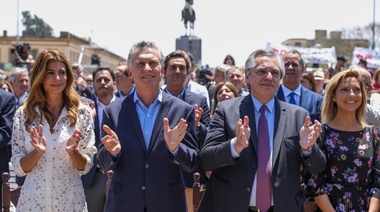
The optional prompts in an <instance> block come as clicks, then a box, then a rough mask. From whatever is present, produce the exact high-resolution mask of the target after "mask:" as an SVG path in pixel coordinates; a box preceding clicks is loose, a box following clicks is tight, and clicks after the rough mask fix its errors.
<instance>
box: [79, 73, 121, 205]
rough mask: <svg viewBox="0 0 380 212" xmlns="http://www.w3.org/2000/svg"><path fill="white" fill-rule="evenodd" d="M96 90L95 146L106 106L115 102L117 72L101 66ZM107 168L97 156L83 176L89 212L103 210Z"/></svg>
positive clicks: (95, 80) (95, 85)
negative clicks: (99, 162)
mask: <svg viewBox="0 0 380 212" xmlns="http://www.w3.org/2000/svg"><path fill="white" fill-rule="evenodd" d="M92 77H93V79H94V83H93V86H94V91H95V93H96V96H97V98H96V101H95V110H96V115H95V119H94V125H95V127H94V131H95V146H96V147H98V146H99V143H100V139H101V137H100V131H101V123H102V117H103V110H104V108H105V107H106V106H107V105H109V104H111V103H112V102H114V101H115V100H116V99H117V97H116V96H115V95H114V91H115V89H114V88H115V74H114V72H113V71H112V70H111V69H110V68H109V67H104V66H100V67H98V68H97V69H96V70H95V71H94V72H93V73H92ZM106 171H108V169H107V170H102V169H100V167H99V165H98V161H97V158H96V157H95V158H94V165H93V167H92V168H91V170H90V171H89V172H88V173H87V174H86V175H83V176H82V182H83V187H84V191H85V194H86V202H87V209H88V211H89V212H103V211H104V204H105V201H106V182H107V175H106Z"/></svg>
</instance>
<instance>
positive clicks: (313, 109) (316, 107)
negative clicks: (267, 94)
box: [276, 86, 323, 123]
mask: <svg viewBox="0 0 380 212" xmlns="http://www.w3.org/2000/svg"><path fill="white" fill-rule="evenodd" d="M276 95H277V99H278V100H281V101H285V97H284V91H283V90H282V86H279V88H278V91H277V94H276ZM322 101H323V97H322V96H321V95H319V94H317V93H315V92H313V91H311V90H309V89H307V88H304V87H301V99H300V104H299V106H300V107H302V108H303V109H305V110H307V111H309V114H310V119H311V121H312V123H314V120H318V121H321V107H322ZM285 102H286V101H285Z"/></svg>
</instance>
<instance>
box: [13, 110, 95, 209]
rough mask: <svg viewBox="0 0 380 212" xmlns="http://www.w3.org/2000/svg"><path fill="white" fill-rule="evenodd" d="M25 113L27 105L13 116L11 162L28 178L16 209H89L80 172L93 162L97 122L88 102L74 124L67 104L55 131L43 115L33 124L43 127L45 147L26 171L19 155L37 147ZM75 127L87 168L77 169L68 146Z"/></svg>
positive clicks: (83, 172)
mask: <svg viewBox="0 0 380 212" xmlns="http://www.w3.org/2000/svg"><path fill="white" fill-rule="evenodd" d="M25 120H26V116H25V113H24V107H20V108H18V110H17V111H16V114H15V116H14V123H13V133H12V158H11V162H12V165H13V167H14V170H15V172H16V174H17V176H20V177H22V176H25V175H26V179H25V182H24V185H23V187H22V190H21V194H20V198H19V201H18V205H17V211H22V212H24V211H33V212H37V211H43V212H50V211H54V212H58V211H62V212H66V211H70V212H71V211H87V206H86V198H85V194H84V189H83V185H82V181H81V177H80V176H81V175H83V174H86V173H87V172H88V171H89V170H90V168H91V167H92V165H93V157H94V155H95V153H96V151H97V150H96V147H95V146H94V144H95V136H94V122H93V119H92V116H91V112H90V110H89V108H88V107H87V106H84V105H82V104H81V105H80V106H79V110H78V119H77V123H76V125H75V127H70V119H69V116H68V114H67V110H66V108H63V110H62V112H61V114H60V116H59V118H58V121H57V123H56V125H55V126H54V130H53V133H51V132H50V126H49V124H48V122H47V121H46V119H41V117H40V116H38V117H37V118H36V120H35V121H34V122H33V123H32V125H31V126H34V127H36V128H37V126H38V125H39V124H42V126H43V127H44V132H43V133H44V135H45V138H46V151H45V153H44V155H43V156H42V157H41V158H40V159H39V160H38V162H37V164H36V165H35V166H34V168H33V169H32V170H31V171H30V172H28V173H25V172H24V171H23V169H22V168H21V166H20V159H21V158H22V157H24V156H25V155H27V154H29V153H30V152H32V151H33V150H34V147H33V146H32V145H31V143H30V141H31V139H30V135H29V132H28V130H26V128H25V124H24V123H25ZM75 128H78V129H79V130H80V131H81V133H82V138H81V140H80V141H79V145H78V149H79V151H81V152H82V153H83V154H84V155H85V156H86V159H87V163H86V166H85V169H84V170H83V171H79V170H77V169H76V168H75V167H74V165H73V164H72V162H71V159H70V157H69V155H68V154H67V152H66V150H65V147H66V142H67V140H68V138H69V137H70V136H71V135H72V134H73V132H74V130H75Z"/></svg>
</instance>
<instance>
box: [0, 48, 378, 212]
mask: <svg viewBox="0 0 380 212" xmlns="http://www.w3.org/2000/svg"><path fill="white" fill-rule="evenodd" d="M25 48H27V47H25ZM18 60H20V58H18ZM337 60H338V61H339V62H338V63H337V64H336V66H335V69H333V68H331V69H330V68H329V67H321V68H317V69H316V70H313V71H307V64H306V62H305V61H304V59H303V58H302V55H301V53H300V52H298V51H296V50H290V51H288V52H286V53H284V54H283V55H279V54H277V53H276V52H274V51H271V50H265V49H258V50H255V51H253V52H252V53H251V54H250V55H249V56H248V57H247V59H246V61H245V65H244V67H238V66H237V65H236V64H235V60H234V58H233V57H232V55H227V56H226V57H225V58H224V60H223V61H222V64H221V65H220V66H217V67H215V68H211V69H209V74H207V83H205V84H204V83H201V84H199V83H198V82H197V81H198V79H197V76H200V75H199V74H197V72H198V71H200V70H197V69H196V66H195V64H194V61H193V57H192V55H191V54H189V53H186V52H184V51H182V50H175V51H173V52H170V53H169V54H167V55H165V56H164V55H163V54H162V52H161V51H160V49H159V47H158V46H156V44H155V43H153V42H147V41H140V42H138V43H136V44H134V45H133V46H132V48H131V49H130V50H129V54H128V58H127V60H126V61H121V62H120V63H119V64H118V65H117V66H116V68H114V69H111V68H110V67H106V66H98V67H97V69H96V70H95V71H93V72H92V73H86V72H85V71H84V70H83V68H82V66H81V64H77V63H70V61H69V60H68V59H67V58H66V56H65V55H64V54H63V53H62V52H60V51H59V50H57V49H46V50H43V51H41V52H40V53H39V54H38V55H37V57H36V60H35V61H34V60H33V65H32V67H29V68H30V69H29V70H28V68H27V67H16V68H14V69H12V70H11V71H10V73H9V75H8V76H7V77H6V78H1V79H2V81H1V82H0V83H1V89H0V111H1V115H0V119H1V120H0V124H1V126H0V144H1V145H0V160H1V161H0V169H1V170H0V171H1V172H6V171H9V169H8V168H9V167H8V163H9V161H10V162H11V164H12V166H13V168H14V170H15V173H16V175H17V179H16V181H17V183H18V185H19V186H22V189H21V192H20V197H19V201H18V205H17V210H19V211H89V212H98V211H99V212H102V211H141V212H151V211H165V212H168V211H173V212H181V211H184V212H185V211H193V210H195V209H196V210H197V211H200V212H212V211H216V212H219V211H226V212H230V211H234V212H235V211H237V212H240V211H241V212H247V211H248V212H257V211H276V212H279V211H328V212H329V211H379V209H380V143H379V142H380V135H379V131H380V130H379V129H378V128H377V127H378V126H380V94H379V90H380V89H379V87H380V86H379V85H380V69H378V70H376V71H372V70H368V69H366V68H365V67H363V66H358V65H354V66H351V67H346V66H345V62H346V60H345V58H344V57H343V56H339V57H338V58H337ZM210 73H211V74H210ZM110 170H111V171H112V173H113V174H112V179H111V181H110V182H109V184H108V185H106V184H107V171H110ZM195 172H197V173H199V174H200V183H201V184H202V185H203V186H204V188H206V189H205V193H204V195H203V198H202V200H201V202H200V205H198V206H196V208H193V200H192V198H193V190H192V187H193V181H194V179H193V174H194V173H195ZM0 198H1V196H0ZM307 203H311V204H307ZM310 205H311V207H307V206H310Z"/></svg>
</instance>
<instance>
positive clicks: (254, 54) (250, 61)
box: [245, 49, 285, 79]
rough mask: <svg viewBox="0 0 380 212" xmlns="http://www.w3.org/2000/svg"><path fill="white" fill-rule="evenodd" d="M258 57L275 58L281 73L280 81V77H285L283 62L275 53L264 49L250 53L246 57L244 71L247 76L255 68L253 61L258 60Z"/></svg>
mask: <svg viewBox="0 0 380 212" xmlns="http://www.w3.org/2000/svg"><path fill="white" fill-rule="evenodd" d="M258 57H270V58H276V59H277V60H278V63H279V65H280V66H279V68H280V71H281V79H282V77H283V76H284V75H285V64H284V60H283V59H282V57H281V56H280V55H279V54H277V53H276V52H275V51H272V50H266V49H258V50H256V51H254V52H252V53H251V54H250V55H249V56H248V58H247V60H246V61H245V70H246V72H247V76H248V75H249V74H250V72H251V69H252V68H254V67H255V66H256V62H255V59H256V58H258Z"/></svg>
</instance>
